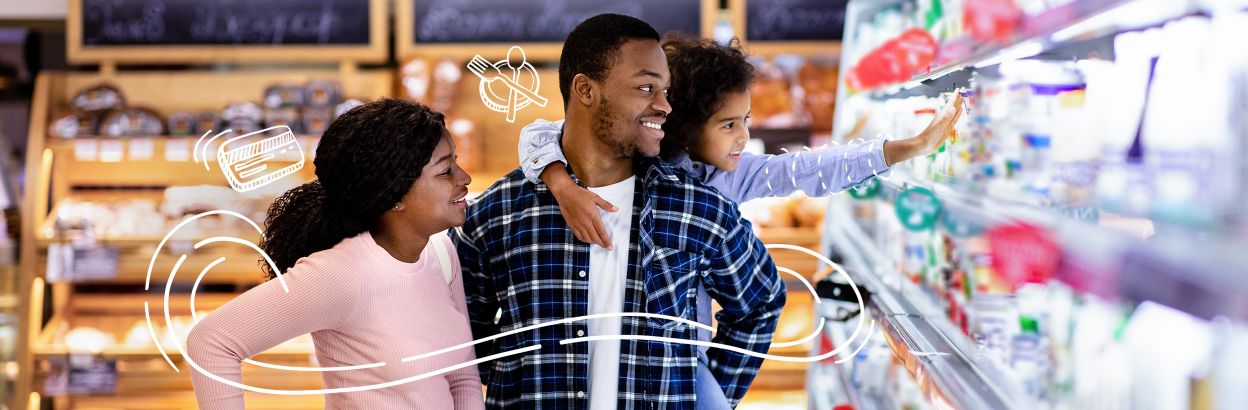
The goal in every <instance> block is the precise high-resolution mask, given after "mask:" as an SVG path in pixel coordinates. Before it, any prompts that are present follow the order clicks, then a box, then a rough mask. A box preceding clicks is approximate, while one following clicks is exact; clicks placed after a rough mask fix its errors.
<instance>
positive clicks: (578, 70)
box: [559, 14, 659, 109]
mask: <svg viewBox="0 0 1248 410" xmlns="http://www.w3.org/2000/svg"><path fill="white" fill-rule="evenodd" d="M629 40H654V41H655V42H658V41H659V32H658V31H655V30H654V27H650V25H649V24H646V22H644V21H641V20H639V19H637V18H635V17H630V16H625V15H621V14H599V15H597V16H593V17H590V18H588V19H586V20H585V21H582V22H581V24H577V25H576V28H574V29H572V32H571V33H568V38H567V39H566V40H564V41H563V51H562V52H561V53H560V54H559V93H560V94H561V95H563V108H564V109H567V108H568V97H569V96H570V95H571V88H572V78H573V77H576V75H577V74H585V75H587V76H589V78H592V79H594V80H596V81H603V80H605V79H606V78H607V72H608V71H610V70H611V67H612V66H613V65H615V62H616V60H618V59H619V50H620V46H622V45H623V44H624V43H625V42H628V41H629Z"/></svg>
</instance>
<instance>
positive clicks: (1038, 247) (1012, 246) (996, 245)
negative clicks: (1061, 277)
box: [988, 223, 1061, 289]
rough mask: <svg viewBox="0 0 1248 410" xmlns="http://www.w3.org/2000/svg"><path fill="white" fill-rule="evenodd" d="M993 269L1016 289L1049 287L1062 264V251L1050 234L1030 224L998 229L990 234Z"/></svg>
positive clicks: (989, 241)
mask: <svg viewBox="0 0 1248 410" xmlns="http://www.w3.org/2000/svg"><path fill="white" fill-rule="evenodd" d="M988 243H989V246H990V247H991V248H992V267H993V269H995V270H996V271H997V274H998V275H1000V276H1001V277H1002V278H1004V279H1005V280H1006V281H1007V282H1009V283H1010V284H1011V285H1013V287H1014V288H1015V289H1017V288H1018V287H1019V286H1020V285H1022V284H1024V283H1045V282H1048V280H1049V278H1052V277H1053V274H1054V273H1055V272H1056V271H1057V267H1058V264H1059V263H1061V259H1060V258H1061V249H1060V248H1059V247H1058V245H1057V242H1056V241H1054V240H1053V237H1052V235H1050V234H1049V232H1048V231H1046V230H1044V229H1042V228H1039V227H1036V226H1033V225H1028V224H1023V223H1019V224H1005V225H998V226H995V227H993V228H992V229H989V230H988Z"/></svg>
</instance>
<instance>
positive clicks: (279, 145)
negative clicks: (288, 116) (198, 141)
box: [217, 125, 304, 192]
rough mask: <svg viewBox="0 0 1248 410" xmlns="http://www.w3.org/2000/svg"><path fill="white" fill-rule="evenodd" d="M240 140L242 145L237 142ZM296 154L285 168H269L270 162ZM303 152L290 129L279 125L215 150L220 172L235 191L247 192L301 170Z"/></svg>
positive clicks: (230, 141)
mask: <svg viewBox="0 0 1248 410" xmlns="http://www.w3.org/2000/svg"><path fill="white" fill-rule="evenodd" d="M240 140H242V141H243V142H237V141H240ZM292 155H297V156H298V157H297V158H298V159H297V160H296V161H295V162H294V163H292V164H290V165H286V166H284V167H280V168H276V169H270V168H269V167H270V166H271V165H273V164H272V163H270V161H272V160H275V159H279V158H286V157H290V156H292ZM303 163H304V155H303V149H302V148H300V147H299V141H298V140H297V139H296V138H295V134H294V133H293V132H291V131H290V127H287V126H285V125H278V126H275V127H269V128H265V129H263V130H260V131H256V132H253V133H249V134H245V135H242V136H239V137H234V138H230V139H229V140H226V141H225V142H224V143H221V146H220V147H217V164H218V165H220V166H221V173H222V174H225V179H226V180H227V181H229V182H230V187H232V188H234V190H235V191H238V192H247V191H250V190H253V189H256V188H259V187H262V186H265V185H268V184H269V183H271V182H273V181H276V180H278V179H279V178H281V177H284V176H287V175H290V174H293V173H295V172H296V171H299V170H300V169H302V168H303Z"/></svg>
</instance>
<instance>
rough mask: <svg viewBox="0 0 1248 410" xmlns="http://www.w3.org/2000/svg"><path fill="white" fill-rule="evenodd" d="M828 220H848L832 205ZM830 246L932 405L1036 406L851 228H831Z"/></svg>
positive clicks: (842, 208) (845, 213)
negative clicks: (863, 291)
mask: <svg viewBox="0 0 1248 410" xmlns="http://www.w3.org/2000/svg"><path fill="white" fill-rule="evenodd" d="M828 212H829V215H828V218H837V220H844V221H852V220H853V218H852V217H851V216H850V214H849V211H848V210H847V209H846V207H845V206H843V205H837V203H835V202H834V203H832V204H830V206H829V210H828ZM826 233H827V235H828V236H829V238H830V241H828V242H827V244H828V245H830V246H832V247H833V248H835V249H837V250H840V251H841V252H842V254H844V255H845V257H846V262H845V269H846V271H847V273H848V274H850V275H851V276H852V277H853V279H854V280H855V282H856V283H857V284H858V286H859V287H860V288H862V289H866V290H867V291H869V292H870V293H871V297H870V298H869V299H868V300H867V302H866V306H867V309H868V310H869V312H870V314H871V316H872V317H873V318H875V319H876V323H877V324H878V325H879V326H880V328H881V329H882V330H883V331H884V337H885V339H886V340H887V341H888V344H889V346H890V347H891V348H892V350H893V353H894V354H895V355H896V357H897V358H898V359H899V360H900V361H901V362H902V363H903V364H904V365H905V368H906V369H907V370H908V371H909V372H910V373H911V374H912V375H913V376H914V378H915V380H916V382H918V384H919V386H920V388H921V389H922V391H923V393H924V396H926V397H927V398H928V399H929V402H931V403H943V404H945V405H947V406H949V407H951V408H958V409H1016V408H1017V409H1026V408H1032V407H1034V406H1033V405H1032V399H1031V398H1030V397H1028V396H1026V395H1024V394H1023V393H1022V387H1021V386H1019V385H1016V384H1013V382H1011V381H1010V380H1011V379H1010V378H1008V377H1006V376H1005V375H1006V374H1007V373H1006V372H1005V370H1004V369H1002V368H1000V366H999V365H998V364H996V363H995V362H993V361H991V360H990V359H989V358H987V357H986V356H985V355H983V354H982V353H980V352H979V351H978V349H977V348H976V347H975V346H974V344H973V343H972V342H971V341H970V340H969V339H968V338H967V336H966V335H965V334H963V333H962V332H960V331H958V330H957V329H956V328H955V327H954V326H953V324H952V323H950V322H949V321H948V319H946V318H945V316H944V314H943V311H942V310H941V309H940V308H938V307H936V306H935V304H934V303H933V302H932V301H930V300H929V298H928V297H926V296H925V295H923V294H921V291H920V290H919V289H917V287H916V285H914V284H912V283H910V282H909V281H906V280H901V278H902V277H903V275H902V274H901V273H899V272H896V271H894V270H893V267H892V264H891V263H889V262H888V259H887V258H886V257H885V256H884V255H883V254H882V253H881V251H880V250H879V249H878V248H876V247H875V245H874V242H873V241H872V240H871V239H870V238H868V237H867V234H866V233H865V232H863V231H862V228H861V227H859V226H858V225H857V224H854V223H843V224H834V225H829V232H826Z"/></svg>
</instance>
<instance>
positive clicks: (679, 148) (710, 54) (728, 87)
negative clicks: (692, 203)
mask: <svg viewBox="0 0 1248 410" xmlns="http://www.w3.org/2000/svg"><path fill="white" fill-rule="evenodd" d="M663 51H664V52H666V53H667V65H668V68H669V69H670V70H671V72H672V85H671V88H670V89H669V90H668V95H667V99H668V103H669V104H671V105H672V113H671V115H668V116H667V122H666V123H664V124H663V131H664V133H665V134H666V135H665V137H664V138H663V141H662V143H661V144H660V145H661V149H660V151H659V155H660V156H661V157H662V158H663V159H666V160H673V159H676V158H679V157H680V156H681V155H684V154H685V153H686V152H688V151H691V150H693V149H694V148H695V147H696V146H697V144H698V140H699V139H700V137H701V135H702V127H703V126H704V125H705V124H706V122H707V121H710V119H711V115H714V114H715V111H718V110H719V109H720V108H722V106H723V104H724V97H725V96H726V95H728V94H729V93H740V92H746V91H748V90H749V89H750V84H752V83H753V82H754V65H753V64H750V62H749V60H748V58H747V57H748V56H747V55H746V54H745V52H744V51H742V50H741V42H740V41H739V40H738V39H736V38H734V39H732V41H731V42H730V43H729V44H728V45H726V46H725V45H720V44H719V43H716V42H715V41H714V40H709V39H697V38H693V37H687V36H675V37H669V38H668V39H667V40H666V41H664V42H663Z"/></svg>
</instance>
